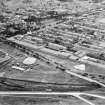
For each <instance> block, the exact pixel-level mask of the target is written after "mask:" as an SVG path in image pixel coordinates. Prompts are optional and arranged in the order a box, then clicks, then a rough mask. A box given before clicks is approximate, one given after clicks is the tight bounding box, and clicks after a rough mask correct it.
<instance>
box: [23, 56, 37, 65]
mask: <svg viewBox="0 0 105 105" xmlns="http://www.w3.org/2000/svg"><path fill="white" fill-rule="evenodd" d="M36 60H37V59H36V58H34V57H28V58H26V59H25V60H24V61H23V64H25V65H32V64H34V63H36Z"/></svg>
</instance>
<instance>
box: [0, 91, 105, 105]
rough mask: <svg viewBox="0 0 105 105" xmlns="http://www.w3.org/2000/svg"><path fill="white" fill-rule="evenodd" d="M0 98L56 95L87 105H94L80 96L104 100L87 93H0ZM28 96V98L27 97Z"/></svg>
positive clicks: (99, 96)
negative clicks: (69, 97)
mask: <svg viewBox="0 0 105 105" xmlns="http://www.w3.org/2000/svg"><path fill="white" fill-rule="evenodd" d="M0 94H1V96H12V97H17V96H18V97H29V96H31V95H33V96H32V97H33V98H34V95H35V96H37V95H41V96H42V95H47V96H48V95H49V96H51V95H54V96H57V95H60V96H65V95H67V96H73V97H76V98H78V99H80V100H81V101H83V102H85V103H87V104H88V105H95V104H94V103H92V102H90V101H89V100H87V99H85V98H83V97H82V95H85V96H89V97H95V98H99V99H103V100H105V96H102V95H96V94H88V93H84V92H83V93H82V92H64V93H59V92H1V93H0ZM28 95H29V96H28ZM64 100H67V99H64Z"/></svg>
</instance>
